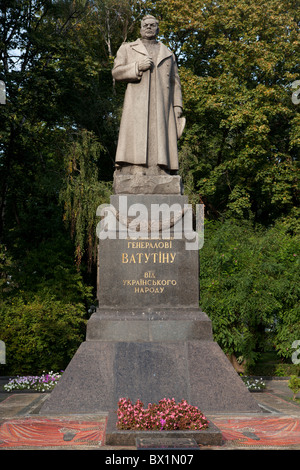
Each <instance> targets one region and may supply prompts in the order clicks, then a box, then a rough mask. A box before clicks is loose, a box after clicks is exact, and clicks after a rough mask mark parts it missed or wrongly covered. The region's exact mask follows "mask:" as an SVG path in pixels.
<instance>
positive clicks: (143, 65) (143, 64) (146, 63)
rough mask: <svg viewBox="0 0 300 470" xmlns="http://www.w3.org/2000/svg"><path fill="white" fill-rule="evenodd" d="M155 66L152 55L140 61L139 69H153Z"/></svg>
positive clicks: (142, 70) (143, 70) (141, 70)
mask: <svg viewBox="0 0 300 470" xmlns="http://www.w3.org/2000/svg"><path fill="white" fill-rule="evenodd" d="M152 66H153V60H152V59H151V57H146V58H145V59H143V60H141V61H140V62H139V63H138V69H139V71H140V72H145V71H146V70H149V69H151V67H152Z"/></svg>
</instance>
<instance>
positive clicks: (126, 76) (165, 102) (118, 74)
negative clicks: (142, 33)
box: [112, 39, 182, 170]
mask: <svg viewBox="0 0 300 470" xmlns="http://www.w3.org/2000/svg"><path fill="white" fill-rule="evenodd" d="M159 46H160V48H159V54H158V57H157V63H156V64H155V65H156V67H157V70H156V74H155V75H154V76H155V77H156V87H155V89H156V97H155V98H156V103H157V107H156V110H157V119H156V126H157V144H158V162H157V163H158V165H162V166H165V167H167V168H169V169H170V170H177V169H178V153H177V128H176V117H175V114H174V107H175V106H180V107H182V94H181V86H180V79H179V75H178V69H177V65H176V61H175V57H174V54H173V53H172V52H171V51H169V50H168V48H167V47H166V46H164V45H163V44H162V43H159ZM148 55H149V54H148V52H147V50H146V48H145V46H144V44H143V42H142V41H141V40H140V39H138V40H137V41H135V42H132V43H124V44H123V45H122V46H121V47H120V49H119V50H118V53H117V56H116V59H115V63H114V68H113V70H112V74H113V77H114V79H115V80H116V81H123V82H127V83H128V85H127V89H126V93H125V98H124V105H123V113H122V119H121V125H120V131H119V141H118V148H117V154H116V162H117V163H131V164H136V165H146V164H147V140H148V117H149V90H150V75H151V74H150V71H149V70H147V71H146V72H142V73H140V74H139V72H138V67H137V63H138V62H139V61H140V60H142V59H144V58H145V56H148ZM151 99H154V97H153V96H151Z"/></svg>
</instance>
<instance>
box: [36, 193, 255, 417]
mask: <svg viewBox="0 0 300 470" xmlns="http://www.w3.org/2000/svg"><path fill="white" fill-rule="evenodd" d="M123 203H124V200H120V197H119V196H113V197H112V198H111V205H112V207H111V208H110V209H111V214H112V215H113V217H115V219H116V220H117V225H116V226H117V231H116V233H115V236H113V234H112V231H111V227H108V229H107V227H106V229H107V230H106V231H105V234H106V235H105V237H104V238H103V239H100V241H99V276H98V298H99V307H98V309H97V311H96V312H95V313H94V314H93V315H92V316H91V318H90V319H89V321H88V323H87V333H86V341H85V342H83V343H82V344H81V346H80V347H79V349H78V351H77V352H76V354H75V356H74V357H73V359H72V361H71V362H70V364H69V365H68V367H67V369H66V371H65V372H64V374H63V376H62V378H61V379H60V382H59V383H58V385H57V386H56V387H55V389H54V390H53V392H52V393H51V395H50V397H49V399H48V400H47V401H46V402H45V404H44V406H43V408H42V410H41V414H62V413H63V414H68V413H70V414H78V413H96V412H97V413H99V412H101V411H111V410H117V404H118V400H119V399H120V398H122V397H125V398H130V399H131V400H132V401H133V402H135V401H136V400H137V399H140V400H142V401H143V402H144V404H145V406H147V404H148V403H154V402H157V401H159V400H160V399H162V398H165V397H166V398H175V400H176V401H180V400H182V399H185V400H187V401H188V403H190V404H191V405H195V406H197V407H198V408H199V409H200V410H201V411H202V412H204V413H218V412H222V413H224V412H225V413H234V412H242V413H244V412H260V409H259V407H258V405H257V402H256V401H255V400H254V399H253V397H252V395H251V394H250V392H249V391H248V390H247V388H246V387H245V385H244V383H243V381H242V380H241V378H240V377H239V376H238V374H237V373H236V371H235V370H234V368H233V367H232V365H231V364H230V362H229V360H228V359H227V357H226V356H225V355H224V353H223V351H222V350H221V349H220V347H219V346H218V344H217V343H216V342H214V340H213V335H212V325H211V321H210V319H209V318H208V316H207V315H206V314H205V313H204V312H202V311H201V309H200V308H199V276H198V274H199V252H198V250H195V249H190V248H191V246H192V245H190V243H192V240H193V236H191V235H193V230H192V229H191V230H190V231H189V229H188V227H187V225H186V226H185V227H184V224H183V221H184V220H185V218H187V217H188V210H189V208H187V207H186V204H187V199H186V198H185V197H184V196H181V195H155V196H147V197H146V196H143V195H131V196H130V197H128V198H127V199H126V203H127V205H128V207H131V208H132V206H133V205H134V204H137V203H139V204H145V207H146V208H147V211H146V212H144V214H143V216H142V217H139V219H138V222H139V229H140V231H139V232H136V234H135V235H136V237H135V238H133V237H128V229H129V228H131V229H132V231H133V226H131V227H129V226H130V224H132V223H133V225H134V222H136V220H135V219H134V217H132V214H133V212H132V211H131V212H130V211H129V212H128V213H127V214H125V215H124V213H122V211H120V204H123ZM158 203H159V204H168V205H169V207H170V205H171V206H173V209H174V210H173V212H172V216H171V217H170V218H169V219H170V220H169V222H168V221H167V220H166V219H168V217H167V218H166V217H165V215H166V214H164V217H163V220H162V221H161V222H162V223H163V224H165V227H164V228H165V229H167V228H168V225H169V228H170V233H169V234H168V237H166V236H165V235H166V233H163V231H162V230H161V229H162V226H161V223H160V227H159V230H158V233H156V232H155V230H156V229H157V227H154V234H155V233H156V235H157V237H156V238H155V237H154V238H153V237H150V236H149V230H148V236H147V233H146V232H147V230H146V228H147V227H148V229H149V227H150V226H151V227H152V228H153V224H152V225H151V223H152V222H153V220H150V219H151V217H150V215H149V214H150V213H151V207H152V206H151V204H152V205H153V204H158ZM110 209H109V210H110ZM147 213H148V215H147V217H148V219H147V217H146V219H147V220H144V219H145V214H147ZM130 214H131V215H130ZM143 218H144V219H143ZM156 222H157V220H156ZM167 222H168V223H167ZM154 225H155V224H154ZM135 229H136V226H135ZM138 235H142V236H141V237H139V236H138ZM194 235H195V234H194Z"/></svg>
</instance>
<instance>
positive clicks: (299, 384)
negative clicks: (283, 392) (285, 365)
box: [288, 375, 300, 400]
mask: <svg viewBox="0 0 300 470" xmlns="http://www.w3.org/2000/svg"><path fill="white" fill-rule="evenodd" d="M288 386H289V388H290V389H291V390H292V392H293V394H294V395H293V400H296V395H297V393H298V392H300V377H296V375H292V376H291V378H290V380H289V383H288Z"/></svg>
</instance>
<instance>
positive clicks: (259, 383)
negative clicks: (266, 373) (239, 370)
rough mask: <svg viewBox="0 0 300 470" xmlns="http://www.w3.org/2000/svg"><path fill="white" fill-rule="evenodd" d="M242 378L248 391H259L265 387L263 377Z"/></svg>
mask: <svg viewBox="0 0 300 470" xmlns="http://www.w3.org/2000/svg"><path fill="white" fill-rule="evenodd" d="M242 380H243V382H244V384H245V385H246V387H247V388H248V390H249V391H250V392H261V391H262V390H264V389H265V388H266V384H265V382H264V381H263V379H255V378H251V377H242Z"/></svg>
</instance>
